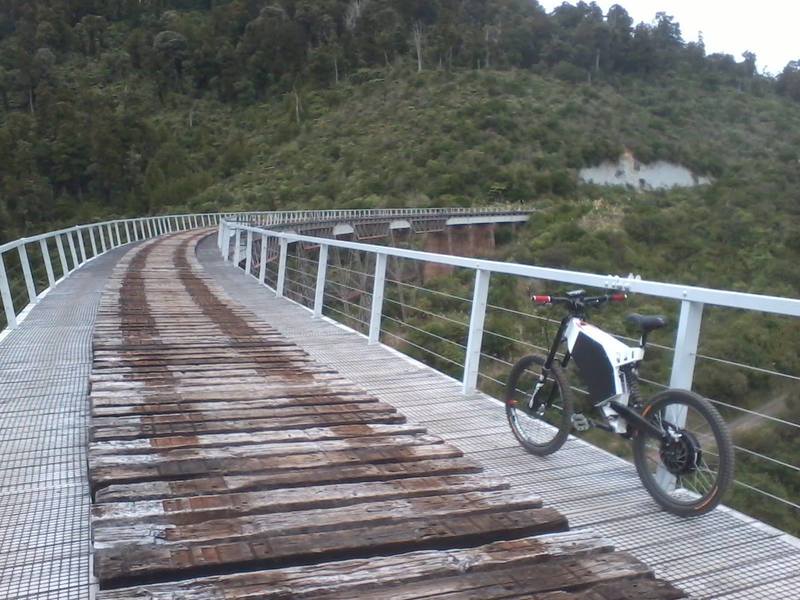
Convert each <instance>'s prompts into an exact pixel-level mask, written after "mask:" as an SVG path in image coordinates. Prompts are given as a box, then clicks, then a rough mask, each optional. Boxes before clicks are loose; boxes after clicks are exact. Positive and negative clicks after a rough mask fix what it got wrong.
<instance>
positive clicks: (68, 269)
mask: <svg viewBox="0 0 800 600" xmlns="http://www.w3.org/2000/svg"><path fill="white" fill-rule="evenodd" d="M508 212H518V213H522V212H528V211H523V210H520V209H515V208H514V207H511V206H489V207H480V208H464V207H450V208H381V209H330V210H311V211H308V210H291V211H242V212H232V211H223V212H202V213H178V214H168V215H151V216H145V217H131V218H121V219H112V220H109V221H100V222H97V223H87V224H82V225H74V226H72V227H65V228H63V229H58V230H55V231H48V232H46V233H40V234H36V235H32V236H27V237H22V238H18V239H16V240H12V241H9V242H6V243H4V244H2V245H0V301H1V302H2V306H3V311H4V312H5V316H6V323H7V326H6V328H5V329H4V330H3V332H0V337H1V336H2V335H4V332H5V331H7V330H8V329H13V328H14V327H16V326H17V324H18V321H19V320H21V319H22V318H24V317H25V316H26V315H27V309H28V308H29V307H30V306H32V305H33V304H35V303H36V302H37V301H38V300H39V299H40V298H41V297H42V295H44V294H46V293H47V292H49V291H50V289H52V287H53V286H54V285H56V284H58V283H59V282H60V281H61V279H63V278H64V277H67V276H69V275H70V273H72V272H73V271H74V270H75V269H77V268H79V267H81V266H82V265H83V264H85V263H86V262H87V261H89V260H92V259H94V258H95V257H97V256H100V255H101V254H104V253H105V252H107V251H108V250H111V249H113V248H117V247H119V246H121V245H125V244H129V243H132V242H136V241H141V240H144V239H150V238H152V237H155V236H158V235H161V234H164V233H169V232H172V231H179V230H184V229H192V228H195V227H198V226H204V227H205V226H211V225H217V224H218V223H219V222H220V220H221V219H222V218H229V219H236V220H237V221H236V222H238V221H248V222H257V223H261V224H263V225H265V226H278V225H289V224H299V223H312V222H315V221H319V222H324V221H329V220H336V219H341V220H345V221H347V220H355V219H358V218H380V217H414V216H436V215H463V214H476V215H477V214H486V213H495V214H498V213H508ZM231 222H234V221H231ZM198 223H199V224H200V225H198ZM86 232H88V237H87V239H86V240H84V233H86ZM95 233H97V236H98V237H99V243H98V239H96V237H95ZM123 234H124V238H125V239H124V240H123ZM50 240H54V241H55V244H56V248H55V249H57V251H58V259H59V260H58V262H57V263H53V261H52V259H51V257H50V254H49V252H50V250H49V249H48V248H49V247H48V242H49V241H50ZM65 241H66V246H65V244H64V242H65ZM37 242H38V243H39V245H40V249H41V253H42V257H41V258H42V260H41V263H42V264H39V265H37V268H42V267H43V268H44V271H45V272H46V276H47V284H48V285H47V286H46V287H44V288H43V289H42V290H41V291H38V290H37V289H36V287H37V286H36V282H35V280H34V273H35V271H34V270H32V269H31V260H30V258H29V257H28V245H29V244H35V243H37ZM87 242H88V243H87ZM15 250H16V251H17V253H18V254H19V260H20V264H21V267H22V271H23V279H24V284H25V291H26V292H27V296H28V302H27V303H25V306H24V307H20V309H21V310H17V307H16V306H15V299H14V298H13V296H12V293H11V283H12V282H10V281H9V278H8V275H7V273H6V267H5V264H4V262H3V257H4V256H5V255H7V253H9V252H13V251H15ZM53 264H57V265H60V267H61V272H62V276H61V277H59V278H58V279H56V278H55V274H54V269H53ZM40 287H41V286H40ZM18 317H19V318H18Z"/></svg>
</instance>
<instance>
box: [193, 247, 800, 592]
mask: <svg viewBox="0 0 800 600" xmlns="http://www.w3.org/2000/svg"><path fill="white" fill-rule="evenodd" d="M198 258H199V259H200V262H201V263H202V264H203V265H204V266H205V268H206V269H207V271H208V272H209V274H211V275H212V276H214V277H215V278H216V280H217V281H218V283H219V284H220V285H221V286H222V287H223V289H225V290H226V291H227V292H228V293H229V294H230V295H231V296H233V297H234V298H236V299H237V300H238V301H239V302H240V303H242V304H243V305H244V306H246V307H247V308H249V309H250V310H252V311H253V312H254V313H255V314H256V315H258V316H260V317H261V318H263V319H264V320H265V321H266V322H267V323H269V324H271V325H272V326H273V327H275V328H276V329H277V330H278V331H280V332H281V333H282V334H283V335H285V336H286V337H287V338H288V339H289V340H291V341H293V342H295V343H297V344H298V345H299V346H301V347H302V348H303V349H304V350H306V351H307V352H308V353H309V354H310V355H311V356H312V357H313V358H314V359H316V360H318V361H320V362H323V363H325V364H328V365H330V366H332V367H334V368H335V369H337V370H338V371H339V372H340V373H342V375H344V376H345V377H348V378H349V379H350V380H351V381H353V382H354V383H356V384H357V385H360V386H361V387H363V388H364V389H366V390H367V391H368V392H370V393H371V394H374V395H375V396H376V397H378V398H379V399H380V400H384V401H386V402H388V403H390V404H392V405H394V406H396V407H397V408H398V409H399V410H401V411H402V412H403V413H405V414H406V415H407V416H408V417H409V418H410V419H413V420H414V421H416V422H418V423H420V424H421V425H424V426H425V427H427V428H428V430H429V431H430V432H431V433H434V434H436V435H440V436H441V437H443V438H444V439H445V440H447V441H453V442H455V443H457V444H458V446H459V447H460V448H461V449H462V450H464V451H465V453H466V454H467V455H468V456H469V457H471V458H474V459H477V460H478V461H479V462H480V463H481V464H482V465H483V466H484V467H485V468H486V470H487V473H489V474H493V475H498V476H503V477H507V478H508V479H509V481H510V482H511V483H512V485H513V486H514V488H515V489H530V490H532V491H535V492H536V493H537V494H540V495H541V496H542V498H543V499H544V502H545V504H546V505H550V506H555V507H558V509H559V510H561V511H563V512H564V513H565V514H566V515H567V516H568V518H569V521H570V523H571V524H572V527H573V528H580V527H591V528H592V529H593V530H594V531H596V532H597V533H599V534H602V535H604V536H606V537H608V538H610V539H611V541H612V542H613V543H614V545H615V547H617V548H618V549H620V550H627V551H630V552H631V553H632V554H633V555H635V556H636V557H638V558H640V559H641V560H643V561H645V562H646V563H647V564H648V565H649V566H651V567H653V568H654V569H655V571H656V575H657V576H659V577H662V578H664V579H667V580H668V581H670V582H672V583H673V584H675V585H677V586H678V587H680V588H682V589H683V590H685V591H687V592H689V593H690V594H692V596H693V597H696V598H720V599H725V600H734V599H735V600H740V599H745V598H747V599H753V600H758V599H760V598H765V599H766V598H770V599H779V598H787V599H791V598H800V575H798V574H800V540H798V539H796V538H794V537H792V536H789V535H787V534H784V533H783V532H781V531H779V530H776V529H774V528H771V527H769V526H766V525H764V524H762V523H760V522H758V521H755V520H754V519H751V518H749V517H746V516H744V515H741V514H740V513H737V512H735V511H732V510H729V509H726V508H720V509H717V510H715V511H714V512H713V513H711V514H709V515H706V516H704V517H701V518H698V519H692V520H686V519H680V518H678V517H674V516H672V515H670V514H667V513H664V512H662V511H661V510H660V509H659V508H658V507H657V506H656V505H655V503H654V502H653V501H652V500H651V499H650V497H649V496H648V494H647V492H646V491H645V490H644V489H643V488H642V487H641V485H640V482H639V479H638V478H637V476H636V473H635V470H634V468H633V466H632V465H630V464H628V463H627V462H625V461H623V460H622V459H619V458H617V457H615V456H612V455H610V454H608V453H606V452H604V451H602V450H600V449H598V448H595V447H594V446H591V445H589V444H586V443H584V442H582V441H580V440H577V439H575V438H570V440H569V441H568V442H567V443H566V444H565V446H564V448H563V449H562V450H560V451H559V452H557V453H556V454H554V455H552V456H550V457H547V458H544V459H542V458H535V457H532V456H530V455H528V454H527V453H525V452H524V451H523V450H522V449H521V448H520V447H519V445H518V444H517V442H516V440H515V439H514V438H513V436H512V435H511V433H510V431H509V429H508V426H507V424H506V420H505V414H504V411H503V409H502V406H501V405H500V404H499V403H497V402H496V401H494V400H493V399H491V398H489V397H488V396H486V395H484V394H480V393H478V394H473V395H470V396H467V397H465V396H464V395H463V394H462V393H461V386H460V384H459V383H457V382H455V381H454V380H452V379H449V378H447V377H446V376H444V375H441V374H439V373H438V372H436V371H434V370H432V369H429V368H428V367H426V366H424V365H421V364H419V363H415V362H414V361H411V360H410V359H408V358H406V357H404V356H402V355H400V354H399V353H396V352H394V351H393V350H391V349H389V348H386V347H384V346H368V345H367V343H366V340H365V338H364V337H363V336H361V335H359V334H357V333H354V332H352V331H350V330H348V329H345V328H343V327H341V326H339V325H337V324H335V323H333V322H330V321H328V320H312V319H311V315H310V313H309V312H308V311H307V310H305V309H303V308H301V307H300V306H298V305H296V304H294V303H291V302H289V301H287V300H283V299H276V298H275V297H274V296H273V295H272V294H271V293H269V292H268V290H266V289H265V288H264V287H263V286H260V285H259V284H258V283H257V282H256V280H255V279H252V278H249V277H246V276H245V275H244V273H243V272H242V271H239V270H234V269H233V267H232V266H231V263H224V262H223V261H222V259H221V257H220V255H219V252H218V250H217V248H216V246H215V245H214V242H213V240H212V239H206V240H205V241H204V242H202V243H201V245H200V247H199V249H198Z"/></svg>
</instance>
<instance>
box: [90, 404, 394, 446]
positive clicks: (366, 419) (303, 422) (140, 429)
mask: <svg viewBox="0 0 800 600" xmlns="http://www.w3.org/2000/svg"><path fill="white" fill-rule="evenodd" d="M193 414H197V413H193ZM405 422H406V418H405V417H404V416H403V415H401V414H399V413H394V412H386V411H382V412H375V413H373V412H364V411H358V412H334V413H328V414H309V415H302V416H289V417H274V416H273V417H266V418H249V419H241V420H236V419H234V420H230V419H224V420H211V419H209V420H203V419H199V418H198V419H192V420H186V419H182V420H180V421H170V422H166V423H152V422H150V420H149V418H148V417H136V418H135V420H134V421H128V422H127V424H120V425H115V424H114V420H113V419H112V420H111V423H110V424H108V425H105V426H102V425H94V426H92V428H91V439H92V440H93V441H96V440H124V439H134V438H138V437H144V438H157V437H171V436H176V435H187V434H188V435H199V434H206V433H228V432H235V431H280V430H283V429H298V428H304V427H327V426H338V425H350V424H355V423H359V424H373V423H386V424H391V423H405Z"/></svg>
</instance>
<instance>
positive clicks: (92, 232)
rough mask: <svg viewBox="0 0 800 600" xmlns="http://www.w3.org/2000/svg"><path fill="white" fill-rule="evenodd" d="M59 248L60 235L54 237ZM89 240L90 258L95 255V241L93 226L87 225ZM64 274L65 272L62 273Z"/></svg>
mask: <svg viewBox="0 0 800 600" xmlns="http://www.w3.org/2000/svg"><path fill="white" fill-rule="evenodd" d="M56 240H57V243H58V246H59V248H60V247H61V236H57V237H56ZM89 241H90V242H91V243H92V258H94V257H95V256H97V241H96V240H95V239H94V227H89ZM64 274H65V275H66V272H65V273H64Z"/></svg>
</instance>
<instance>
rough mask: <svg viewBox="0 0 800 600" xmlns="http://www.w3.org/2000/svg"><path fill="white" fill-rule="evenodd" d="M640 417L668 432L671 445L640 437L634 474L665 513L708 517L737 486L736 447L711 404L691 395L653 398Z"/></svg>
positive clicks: (680, 393)
mask: <svg viewBox="0 0 800 600" xmlns="http://www.w3.org/2000/svg"><path fill="white" fill-rule="evenodd" d="M642 416H643V417H644V418H645V419H648V420H649V421H650V422H651V423H653V424H654V425H656V426H657V427H659V428H661V429H664V430H666V431H667V432H668V433H669V439H668V440H667V441H665V440H660V439H656V438H654V437H652V436H650V435H646V434H643V433H642V432H638V433H637V435H636V436H635V437H634V440H633V457H634V462H635V464H636V470H637V472H638V473H639V478H640V479H641V480H642V483H643V484H644V487H645V488H647V491H648V492H650V495H651V496H653V498H654V499H655V501H656V502H658V504H660V505H661V506H662V507H663V508H664V509H666V510H667V511H669V512H671V513H673V514H676V515H680V516H683V517H688V516H692V515H701V514H704V513H707V512H709V511H710V510H712V509H713V508H714V507H715V506H717V505H718V504H719V503H720V501H721V500H722V496H723V495H724V494H725V492H726V491H727V490H728V488H729V487H730V485H731V482H732V481H733V469H734V457H733V443H732V442H731V437H730V433H729V432H728V428H727V426H726V425H725V421H724V420H723V419H722V417H721V416H720V414H719V412H717V410H716V409H715V408H714V407H713V406H712V405H711V403H710V402H709V401H708V400H706V399H705V398H703V397H702V396H698V395H697V394H695V393H693V392H690V391H687V390H666V391H664V392H661V393H660V394H657V395H656V396H654V397H653V398H652V399H651V400H650V401H649V402H648V403H647V405H646V406H645V407H644V409H643V410H642Z"/></svg>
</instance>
